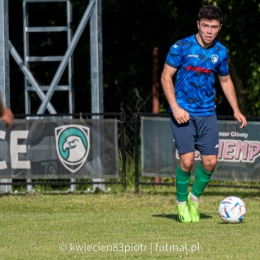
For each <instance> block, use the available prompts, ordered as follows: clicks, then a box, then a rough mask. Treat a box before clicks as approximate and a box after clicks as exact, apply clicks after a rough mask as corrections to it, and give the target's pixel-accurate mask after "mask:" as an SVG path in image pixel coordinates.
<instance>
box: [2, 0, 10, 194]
mask: <svg viewBox="0 0 260 260" xmlns="http://www.w3.org/2000/svg"><path fill="white" fill-rule="evenodd" d="M8 22H9V19H8V0H0V91H1V95H2V97H1V98H2V101H3V105H4V106H5V107H10V67H9V43H8V41H9V27H8ZM0 181H1V182H11V181H12V180H9V179H2V180H0ZM11 191H12V186H11V185H1V186H0V192H11Z"/></svg>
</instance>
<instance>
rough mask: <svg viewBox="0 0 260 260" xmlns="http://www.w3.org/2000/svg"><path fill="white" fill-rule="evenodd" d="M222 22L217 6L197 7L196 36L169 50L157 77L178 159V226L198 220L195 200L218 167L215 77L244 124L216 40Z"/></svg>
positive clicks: (225, 59) (225, 60)
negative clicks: (198, 159)
mask: <svg viewBox="0 0 260 260" xmlns="http://www.w3.org/2000/svg"><path fill="white" fill-rule="evenodd" d="M222 20H223V15H222V12H221V10H220V8H219V7H217V6H213V5H207V6H204V7H203V8H201V9H200V11H199V13H198V20H197V28H198V33H196V34H195V35H191V36H189V37H187V38H185V39H182V40H179V41H177V42H176V43H174V44H173V45H172V46H171V48H170V50H169V53H168V55H167V57H166V61H165V65H164V68H163V72H162V76H161V83H162V87H163V90H164V93H165V96H166V98H167V101H168V103H169V112H170V118H171V128H172V132H173V136H174V139H175V144H176V148H177V150H178V153H179V155H180V165H179V166H178V167H177V169H176V173H175V176H176V189H177V193H176V197H177V210H178V216H179V220H180V221H181V222H198V221H200V213H199V197H200V196H201V195H202V193H203V191H204V189H205V188H206V186H207V184H208V183H209V181H210V178H211V175H212V173H213V171H214V168H215V166H216V163H217V155H218V145H219V137H218V125H217V117H216V111H215V103H214V97H215V94H216V91H215V88H214V82H215V75H218V78H219V82H220V84H221V87H222V89H223V92H224V94H225V96H226V98H227V100H228V102H229V104H230V106H231V107H232V109H233V113H234V117H235V119H236V120H238V122H240V123H241V124H240V128H243V127H245V126H246V124H247V121H246V118H245V116H244V115H243V114H242V113H241V112H240V109H239V106H238V102H237V97H236V93H235V88H234V85H233V82H232V80H231V77H230V74H229V68H228V54H227V50H226V48H225V47H224V46H223V45H222V44H221V43H220V42H218V41H217V40H216V37H217V35H218V32H219V31H220V30H221V26H222ZM173 76H174V77H175V78H174V83H173ZM195 149H197V150H198V151H199V152H200V154H201V163H200V164H199V166H198V167H197V169H196V171H195V179H194V183H193V186H192V189H191V192H190V193H188V186H189V181H190V172H191V169H192V167H193V164H194V157H195Z"/></svg>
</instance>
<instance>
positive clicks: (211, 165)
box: [202, 156, 217, 172]
mask: <svg viewBox="0 0 260 260" xmlns="http://www.w3.org/2000/svg"><path fill="white" fill-rule="evenodd" d="M216 164H217V156H212V157H210V158H207V159H204V160H202V167H203V168H204V169H205V170H206V171H208V172H213V171H214V169H215V166H216Z"/></svg>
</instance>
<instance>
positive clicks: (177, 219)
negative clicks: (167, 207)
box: [152, 213, 212, 222]
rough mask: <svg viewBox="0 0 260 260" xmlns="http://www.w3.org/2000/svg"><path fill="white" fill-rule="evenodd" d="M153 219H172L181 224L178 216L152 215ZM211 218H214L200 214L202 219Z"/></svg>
mask: <svg viewBox="0 0 260 260" xmlns="http://www.w3.org/2000/svg"><path fill="white" fill-rule="evenodd" d="M152 217H154V218H167V219H172V220H175V221H177V222H179V218H178V215H177V214H157V215H152ZM209 218H212V216H210V215H206V214H203V213H201V214H200V219H209Z"/></svg>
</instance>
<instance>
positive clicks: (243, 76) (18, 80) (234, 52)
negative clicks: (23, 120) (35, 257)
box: [9, 0, 260, 116]
mask: <svg viewBox="0 0 260 260" xmlns="http://www.w3.org/2000/svg"><path fill="white" fill-rule="evenodd" d="M71 3H72V6H73V23H72V27H73V30H74V32H75V30H76V28H77V26H78V24H79V21H80V19H81V18H82V15H83V13H84V11H85V10H86V8H87V6H88V3H89V0H81V1H79V0H71ZM208 3H211V4H214V5H218V6H220V7H221V9H222V11H223V13H224V16H225V20H224V24H223V27H222V30H221V34H220V37H219V39H220V41H222V42H223V43H224V44H225V45H226V46H227V48H228V50H229V54H230V58H231V61H232V63H233V64H234V65H235V69H236V71H237V76H238V77H239V78H240V80H241V81H242V83H243V91H244V92H243V93H244V99H245V103H246V105H247V110H248V115H251V116H257V115H258V114H259V112H260V99H259V96H260V95H259V94H260V93H259V91H260V86H259V84H260V83H259V82H260V70H259V68H260V64H259V58H258V57H259V50H260V48H259V47H260V39H259V37H260V35H259V33H257V32H258V29H259V15H260V7H259V3H258V1H256V0H252V1H242V0H241V1H233V0H228V1H226V0H225V1H224V0H215V1H210V0H202V1H201V0H196V1H190V0H182V1H180V0H178V1H166V0H155V1H147V0H142V1H140V0H139V1H137V0H132V1H127V0H106V1H105V0H103V1H102V26H103V28H102V38H103V71H104V107H105V111H106V112H111V111H120V110H121V111H131V112H137V111H143V112H151V107H152V103H151V102H152V101H151V91H152V76H153V75H152V50H153V48H154V47H158V48H159V71H160V72H161V71H162V68H163V64H164V61H165V57H166V55H167V52H168V50H169V48H170V45H172V44H173V43H174V42H175V41H176V40H178V39H180V38H183V37H186V36H188V35H191V34H194V33H196V31H197V28H196V18H197V13H198V10H199V8H200V7H201V6H202V5H204V4H208ZM9 10H10V15H9V16H10V39H11V41H12V43H13V44H14V45H15V47H16V48H17V49H18V51H19V53H20V54H21V56H22V53H23V32H22V26H21V25H22V3H21V1H9ZM57 10H58V11H57ZM29 11H30V21H29V22H30V26H52V25H57V26H62V25H64V24H65V22H66V8H64V3H41V4H40V5H39V4H36V3H33V4H30V9H29ZM19 24H20V25H19ZM17 25H19V26H17ZM30 46H32V50H31V54H32V55H35V54H36V53H37V54H39V55H46V54H47V55H51V54H54V53H56V54H57V55H62V54H63V53H64V52H65V49H66V39H63V38H62V37H60V34H59V35H58V34H55V33H54V34H53V33H52V34H50V33H47V34H46V35H45V36H43V35H42V36H40V35H39V34H33V35H32V36H31V37H30ZM89 58H90V50H89V29H88V26H87V28H86V29H85V31H84V32H83V35H82V37H81V39H80V41H79V43H78V45H77V47H76V49H75V53H74V73H73V83H74V94H75V98H74V100H75V112H89V111H90V104H91V100H90V99H91V93H90V73H89V72H90V62H89ZM49 68H50V66H49V65H48V64H46V65H45V66H41V67H37V66H36V65H35V64H32V70H33V73H35V76H37V79H38V80H39V82H40V83H43V82H44V83H46V82H50V81H51V80H52V78H53V75H54V72H55V69H56V68H54V69H53V70H51V71H49ZM23 84H24V82H23V75H22V73H21V72H20V70H19V68H18V66H17V65H16V64H15V63H14V62H11V105H12V109H13V110H14V112H15V113H23V111H22V110H23V107H24V105H23V102H24V101H23V87H22V86H23ZM136 90H138V92H137V91H136ZM17 97H19V98H18V99H17ZM52 101H53V102H54V103H55V102H56V103H57V104H56V105H58V108H59V109H58V111H59V112H65V108H66V107H67V105H66V103H67V99H66V98H64V97H57V98H55V99H53V100H52ZM140 102H142V105H141V106H140ZM160 102H161V110H162V111H165V108H166V107H167V102H166V101H165V98H164V96H163V93H162V90H161V97H160ZM216 102H217V105H218V108H217V109H218V114H230V113H232V111H231V109H230V107H229V105H228V104H227V101H226V99H225V98H223V93H222V91H221V89H220V88H219V86H217V99H216ZM34 103H35V104H34ZM32 105H33V107H32V110H33V111H37V108H38V105H39V103H37V102H33V104H32ZM63 110H64V111H63Z"/></svg>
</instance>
